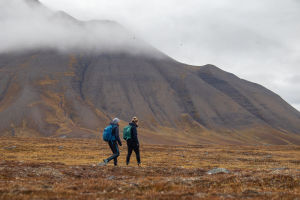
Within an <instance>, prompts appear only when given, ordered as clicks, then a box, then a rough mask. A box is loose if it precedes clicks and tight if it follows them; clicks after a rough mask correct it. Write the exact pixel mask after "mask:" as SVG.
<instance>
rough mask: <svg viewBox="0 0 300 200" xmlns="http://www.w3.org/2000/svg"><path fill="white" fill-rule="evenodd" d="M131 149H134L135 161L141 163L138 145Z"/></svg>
mask: <svg viewBox="0 0 300 200" xmlns="http://www.w3.org/2000/svg"><path fill="white" fill-rule="evenodd" d="M133 150H134V152H135V155H136V161H137V163H138V165H140V164H141V157H140V146H138V145H136V146H135V147H134V149H133Z"/></svg>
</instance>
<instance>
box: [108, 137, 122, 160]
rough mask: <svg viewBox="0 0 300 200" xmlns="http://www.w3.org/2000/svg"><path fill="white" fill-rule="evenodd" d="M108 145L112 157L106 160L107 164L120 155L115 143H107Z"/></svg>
mask: <svg viewBox="0 0 300 200" xmlns="http://www.w3.org/2000/svg"><path fill="white" fill-rule="evenodd" d="M108 144H109V147H110V149H111V151H112V152H113V155H112V156H110V157H109V158H107V159H106V161H107V162H109V161H111V160H112V159H115V158H117V157H118V156H119V155H120V154H119V150H118V146H117V144H116V141H110V142H108Z"/></svg>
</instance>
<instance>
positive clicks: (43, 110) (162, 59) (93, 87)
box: [0, 1, 300, 144]
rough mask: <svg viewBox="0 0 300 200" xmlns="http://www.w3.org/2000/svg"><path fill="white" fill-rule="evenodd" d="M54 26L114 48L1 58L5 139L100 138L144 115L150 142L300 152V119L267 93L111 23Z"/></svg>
mask: <svg viewBox="0 0 300 200" xmlns="http://www.w3.org/2000/svg"><path fill="white" fill-rule="evenodd" d="M29 2H31V3H33V2H32V1H29ZM37 5H40V6H42V5H41V4H39V3H38V2H37ZM49 12H50V11H49ZM49 19H50V20H51V21H52V20H54V21H57V20H58V21H59V22H62V23H67V24H71V25H70V26H72V27H77V28H79V29H80V28H82V27H89V28H88V29H87V30H89V31H93V30H94V27H95V29H97V30H105V32H106V33H110V32H111V33H112V34H111V35H110V37H112V39H111V40H110V41H114V42H112V43H110V42H109V43H105V40H103V41H99V44H98V43H97V42H98V41H97V40H96V41H94V43H95V46H93V47H91V46H89V47H88V48H86V47H85V48H81V47H78V48H75V47H74V48H72V49H68V48H67V49H63V50H62V49H56V48H55V47H45V46H43V47H41V48H31V49H24V48H23V49H21V50H19V51H8V52H6V53H1V54H0V83H1V84H0V111H1V112H0V134H1V135H6V136H7V135H13V136H47V137H60V136H63V137H95V136H97V135H99V132H100V131H101V130H102V129H103V128H104V127H105V125H106V124H107V123H108V122H109V120H110V119H111V118H112V117H115V116H117V117H119V118H121V119H122V125H125V123H126V122H127V121H128V120H130V118H131V117H132V116H133V115H136V116H138V117H139V118H140V120H141V137H142V140H144V141H145V142H148V143H168V144H181V143H199V142H201V143H229V144H242V143H250V144H255V143H271V144H288V143H293V144H300V113H299V112H298V111H297V110H295V109H294V108H293V107H291V106H290V105H289V104H288V103H286V102H285V101H284V100H283V99H282V98H280V97H279V96H278V95H276V94H275V93H273V92H271V91H270V90H268V89H266V88H264V87H262V86H260V85H258V84H255V83H251V82H248V81H246V80H242V79H240V78H238V77H236V76H235V75H233V74H230V73H227V72H225V71H222V70H221V69H219V68H217V67H215V66H213V65H206V66H201V67H196V66H189V65H186V64H182V63H179V62H177V61H175V60H173V59H172V58H170V57H168V56H167V55H165V54H163V53H161V52H160V51H158V50H156V49H155V48H153V47H152V46H150V45H148V44H147V43H146V42H143V41H142V40H140V39H137V38H135V36H134V35H133V34H131V33H130V32H129V31H127V30H126V29H125V28H123V27H122V26H121V25H119V24H118V23H115V22H112V21H90V22H82V21H78V20H76V19H75V18H73V17H71V16H69V15H67V14H66V13H64V12H56V13H53V15H52V16H51V17H50V18H49ZM67 28H68V27H66V29H67ZM83 29H85V28H83ZM74 34H75V33H74ZM90 35H92V33H91V32H89V33H88V35H87V38H90ZM120 35H121V36H122V38H121V39H120V38H117V37H118V36H120ZM70 37H71V36H70ZM114 37H116V38H114ZM62 42H63V41H62ZM102 45H103V46H102ZM110 45H112V46H110ZM109 47H111V48H109Z"/></svg>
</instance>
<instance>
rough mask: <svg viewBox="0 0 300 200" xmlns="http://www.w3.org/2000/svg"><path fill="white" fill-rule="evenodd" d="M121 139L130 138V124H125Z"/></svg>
mask: <svg viewBox="0 0 300 200" xmlns="http://www.w3.org/2000/svg"><path fill="white" fill-rule="evenodd" d="M123 139H124V140H128V139H131V126H130V125H128V126H125V128H124V129H123Z"/></svg>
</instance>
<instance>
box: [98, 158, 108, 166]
mask: <svg viewBox="0 0 300 200" xmlns="http://www.w3.org/2000/svg"><path fill="white" fill-rule="evenodd" d="M107 163H108V161H107V160H106V159H104V160H103V162H101V163H99V164H98V166H106V165H107Z"/></svg>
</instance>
